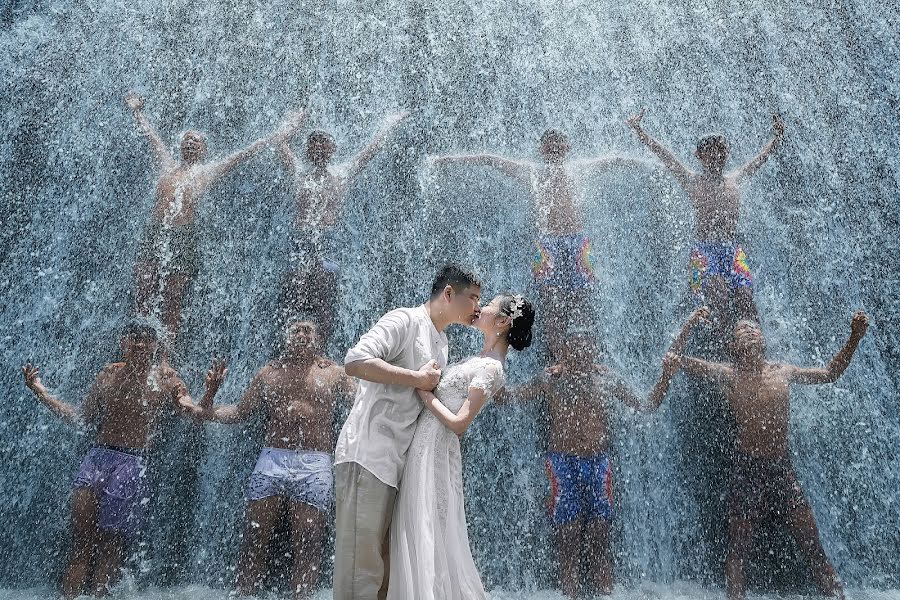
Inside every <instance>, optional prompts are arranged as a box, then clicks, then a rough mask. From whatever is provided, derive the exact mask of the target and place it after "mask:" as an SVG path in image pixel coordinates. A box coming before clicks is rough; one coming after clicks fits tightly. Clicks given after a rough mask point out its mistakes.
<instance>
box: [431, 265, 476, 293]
mask: <svg viewBox="0 0 900 600" xmlns="http://www.w3.org/2000/svg"><path fill="white" fill-rule="evenodd" d="M448 285H449V286H450V287H452V288H453V291H454V292H462V291H463V290H465V289H466V288H468V287H481V280H479V279H478V277H476V276H475V273H472V272H471V271H469V270H466V269H463V268H462V267H461V266H459V265H455V264H452V263H451V264H447V265H444V266H443V267H442V268H441V270H440V271H438V272H437V275H435V277H434V283H432V284H431V297H432V298H436V297H437V296H440V295H441V294H442V293H443V291H444V289H446V287H447V286H448Z"/></svg>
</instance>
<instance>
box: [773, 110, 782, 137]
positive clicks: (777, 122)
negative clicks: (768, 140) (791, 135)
mask: <svg viewBox="0 0 900 600" xmlns="http://www.w3.org/2000/svg"><path fill="white" fill-rule="evenodd" d="M772 131H773V132H774V133H775V137H777V138H778V139H781V138H783V137H784V119H782V118H781V115H779V114H778V113H775V114H774V115H772Z"/></svg>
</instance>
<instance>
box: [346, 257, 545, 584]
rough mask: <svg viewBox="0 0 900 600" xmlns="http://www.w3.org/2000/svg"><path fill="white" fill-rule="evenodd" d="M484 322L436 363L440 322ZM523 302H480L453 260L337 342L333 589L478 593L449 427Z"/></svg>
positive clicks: (527, 320) (476, 391)
mask: <svg viewBox="0 0 900 600" xmlns="http://www.w3.org/2000/svg"><path fill="white" fill-rule="evenodd" d="M453 323H458V324H461V325H466V326H472V327H475V328H476V329H478V330H480V331H481V332H482V333H483V334H484V346H483V348H482V350H481V352H480V353H478V354H476V355H474V356H470V357H468V358H466V359H464V360H462V361H460V362H457V363H453V364H451V365H447V361H448V342H447V335H446V334H445V333H444V330H445V329H446V328H447V326H448V325H451V324H453ZM533 324H534V307H533V306H532V304H531V303H530V302H529V301H528V300H526V299H525V298H523V297H522V296H521V295H517V294H501V295H499V296H497V297H496V298H494V299H493V300H491V302H490V303H488V304H487V305H485V306H481V283H480V282H479V280H478V278H477V277H475V275H473V274H472V273H470V272H469V271H467V270H465V269H462V268H460V267H459V266H456V265H447V266H445V267H443V268H442V269H441V270H440V271H439V272H438V273H437V275H436V277H435V278H434V283H433V284H432V286H431V297H430V299H429V300H428V301H427V302H426V303H425V304H423V305H421V306H418V307H416V308H398V309H395V310H392V311H391V312H389V313H387V314H386V315H384V316H383V317H382V318H381V319H380V320H379V321H378V322H377V323H376V324H375V326H374V327H372V329H370V330H369V331H368V332H367V333H366V334H365V335H363V336H362V338H360V340H359V342H358V343H357V344H356V346H354V347H353V348H351V349H350V350H349V351H348V352H347V356H346V358H345V360H344V363H345V369H346V372H347V374H348V375H351V376H353V377H356V378H358V379H359V380H360V385H359V390H358V392H357V395H356V400H355V401H354V404H353V409H352V410H351V411H350V415H349V417H348V418H347V421H346V422H345V423H344V426H343V428H342V429H341V434H340V437H339V438H338V442H337V446H336V448H335V455H334V458H335V461H334V462H335V468H334V470H335V506H336V512H337V515H336V529H335V536H336V539H335V565H334V598H335V600H376V599H378V600H381V599H383V598H389V599H392V600H432V599H435V598H447V599H451V598H452V599H459V600H470V599H471V600H477V599H482V598H486V594H485V591H484V586H483V585H482V583H481V577H480V576H479V574H478V569H477V568H476V567H475V561H474V560H473V559H472V552H471V550H470V548H469V536H468V532H467V529H466V513H465V502H464V499H463V484H462V457H461V454H460V442H459V437H460V436H461V435H462V434H463V432H465V430H466V428H467V427H468V426H469V424H470V423H471V422H472V420H473V419H474V418H475V416H476V415H477V414H478V412H479V411H480V410H481V409H482V407H484V405H485V404H487V402H488V401H489V400H490V399H491V397H492V396H493V395H494V394H496V393H497V392H498V391H499V390H500V389H501V388H503V386H504V383H505V375H504V367H505V364H506V355H507V353H508V351H509V349H510V348H513V349H514V350H524V349H525V348H527V347H528V346H529V345H531V328H532V325H533Z"/></svg>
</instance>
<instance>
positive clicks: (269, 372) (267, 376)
mask: <svg viewBox="0 0 900 600" xmlns="http://www.w3.org/2000/svg"><path fill="white" fill-rule="evenodd" d="M280 371H281V365H280V364H279V363H278V362H277V361H274V360H270V361H269V362H267V363H266V364H264V365H263V366H262V367H261V368H260V369H259V371H257V372H256V375H254V376H253V382H254V383H262V384H271V383H272V382H273V381H274V380H275V378H276V377H278V374H279V372H280Z"/></svg>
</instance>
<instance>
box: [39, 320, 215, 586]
mask: <svg viewBox="0 0 900 600" xmlns="http://www.w3.org/2000/svg"><path fill="white" fill-rule="evenodd" d="M120 345H121V348H122V357H121V361H120V362H114V363H111V364H108V365H106V366H105V367H104V368H103V370H102V371H100V374H99V375H97V378H96V379H95V380H94V384H93V386H92V387H91V389H90V391H89V392H88V395H87V397H86V398H85V400H84V402H83V403H82V404H81V406H74V405H72V404H69V403H67V402H64V401H63V400H60V399H59V398H57V397H56V396H54V395H53V394H51V393H50V390H48V389H47V388H46V387H45V386H44V384H43V383H42V382H41V378H40V377H39V375H38V370H37V368H36V367H34V366H32V365H30V364H27V365H25V366H24V367H22V374H23V375H24V376H25V385H26V386H27V387H28V389H30V390H31V391H32V392H33V393H34V395H35V396H37V398H38V400H40V401H41V403H43V404H44V405H45V406H47V407H48V408H49V409H50V410H52V411H53V412H54V413H55V414H56V415H57V416H58V417H60V418H61V419H63V420H65V421H67V422H69V423H71V424H73V425H75V426H78V427H85V428H89V427H90V428H96V432H97V433H96V438H95V441H94V445H93V447H92V448H91V449H90V450H88V452H87V454H86V455H85V457H84V459H83V460H82V462H81V466H80V467H79V469H78V474H77V475H76V476H75V480H74V481H73V482H72V549H71V551H70V554H69V560H68V565H67V568H66V573H65V575H64V576H63V581H62V590H61V591H62V595H63V596H64V597H65V598H75V597H77V596H80V595H82V594H84V593H90V594H94V595H104V594H106V593H107V592H108V590H109V587H110V586H111V585H112V584H113V583H115V582H116V581H117V580H118V579H119V574H120V570H121V566H122V559H123V556H124V550H125V544H126V543H127V542H128V540H129V539H130V538H132V537H133V536H134V534H135V533H136V532H137V531H138V529H139V528H140V525H141V514H140V512H141V506H142V504H143V503H144V501H145V499H146V498H147V491H146V490H145V489H144V486H143V473H144V458H143V457H144V454H145V453H146V451H147V449H148V448H149V446H150V441H151V439H152V438H153V435H154V433H156V430H157V425H158V424H159V423H160V422H161V421H162V417H164V416H165V415H166V414H167V413H169V414H170V413H171V412H172V404H170V402H171V401H172V399H175V400H176V402H178V403H180V402H191V399H190V396H189V395H188V391H187V388H186V387H185V385H184V382H183V381H182V380H181V377H180V376H179V375H178V373H177V372H176V371H175V370H174V369H172V368H171V367H168V366H160V365H158V364H156V363H157V361H158V360H159V359H160V357H159V356H158V353H157V349H158V344H157V331H156V329H154V328H153V327H151V326H149V325H147V324H144V323H141V322H140V321H135V322H133V323H130V324H129V325H128V326H127V327H126V328H125V331H124V332H123V334H122V338H121V341H120ZM223 368H224V366H223V365H222V364H221V363H219V362H218V361H217V362H215V363H214V364H213V369H212V370H211V371H210V373H209V374H208V375H207V378H206V395H205V400H204V401H206V402H212V399H213V396H214V395H215V393H216V391H217V390H218V389H219V385H220V384H221V381H222V379H221V375H222V370H223Z"/></svg>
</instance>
